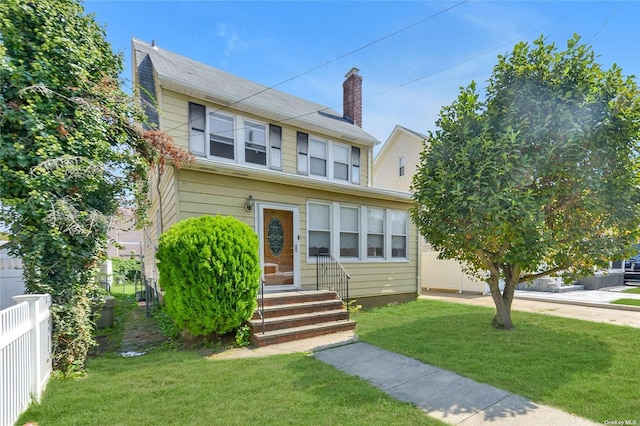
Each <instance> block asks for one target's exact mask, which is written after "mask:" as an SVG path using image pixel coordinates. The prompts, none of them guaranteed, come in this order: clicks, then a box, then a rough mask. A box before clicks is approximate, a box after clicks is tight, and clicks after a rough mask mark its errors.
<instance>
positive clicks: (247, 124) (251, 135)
mask: <svg viewBox="0 0 640 426" xmlns="http://www.w3.org/2000/svg"><path fill="white" fill-rule="evenodd" d="M244 161H245V162H247V163H253V164H259V165H261V166H266V165H267V132H266V126H265V125H264V124H259V123H254V122H251V121H249V120H244Z"/></svg>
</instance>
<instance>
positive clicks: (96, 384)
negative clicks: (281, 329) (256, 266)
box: [17, 351, 442, 426]
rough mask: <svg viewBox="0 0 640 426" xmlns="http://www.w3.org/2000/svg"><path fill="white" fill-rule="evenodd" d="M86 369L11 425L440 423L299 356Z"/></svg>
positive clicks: (98, 364) (153, 361)
mask: <svg viewBox="0 0 640 426" xmlns="http://www.w3.org/2000/svg"><path fill="white" fill-rule="evenodd" d="M88 366H89V374H88V376H87V377H85V378H83V379H76V380H51V382H50V383H49V385H48V386H47V390H46V393H45V395H44V398H43V401H42V403H41V404H40V405H34V406H32V407H30V408H29V410H28V411H27V412H26V413H24V414H23V415H22V416H21V417H20V419H19V421H18V423H17V424H19V425H22V424H24V423H26V422H37V423H38V424H40V425H42V426H44V425H64V426H68V425H109V426H111V425H135V426H142V425H153V426H155V425H181V426H183V425H331V426H333V425H391V424H399V423H402V424H403V425H441V424H442V423H440V422H438V421H436V420H433V419H431V418H429V417H427V416H426V415H425V414H424V413H423V412H422V411H420V410H418V409H417V408H415V407H413V406H412V405H410V404H407V403H401V402H399V401H396V400H394V399H393V398H391V397H389V396H387V395H386V394H385V393H383V392H382V391H380V390H378V389H376V388H374V387H372V386H370V385H369V384H367V383H366V382H365V381H363V380H361V379H358V378H355V377H350V376H347V375H345V374H343V373H341V372H339V371H338V370H336V369H334V368H332V367H330V366H328V365H326V364H323V363H322V362H320V361H317V360H316V359H315V358H312V357H309V356H307V355H304V354H291V355H279V356H273V357H269V358H253V359H237V360H225V361H222V360H217V361H216V360H209V359H206V358H203V357H202V356H200V355H198V353H196V352H185V351H176V352H162V353H153V354H149V355H144V356H140V357H133V358H121V357H113V356H112V357H101V358H97V359H94V360H92V361H91V362H90V363H89V365H88Z"/></svg>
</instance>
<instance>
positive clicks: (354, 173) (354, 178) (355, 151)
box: [351, 146, 360, 185]
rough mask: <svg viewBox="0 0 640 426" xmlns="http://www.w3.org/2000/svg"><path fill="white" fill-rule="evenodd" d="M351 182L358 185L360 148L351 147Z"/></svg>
mask: <svg viewBox="0 0 640 426" xmlns="http://www.w3.org/2000/svg"><path fill="white" fill-rule="evenodd" d="M351 182H353V183H355V184H357V185H359V184H360V148H356V147H355V146H352V147H351Z"/></svg>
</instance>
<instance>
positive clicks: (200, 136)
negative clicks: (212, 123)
mask: <svg viewBox="0 0 640 426" xmlns="http://www.w3.org/2000/svg"><path fill="white" fill-rule="evenodd" d="M205 114H206V108H205V107H204V105H198V104H194V103H191V102H189V148H190V149H191V153H192V154H194V155H201V156H204V155H206V151H205V134H206V131H207V123H206V119H205V117H206V115H205Z"/></svg>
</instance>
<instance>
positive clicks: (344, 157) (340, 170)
mask: <svg viewBox="0 0 640 426" xmlns="http://www.w3.org/2000/svg"><path fill="white" fill-rule="evenodd" d="M333 178H334V179H337V180H346V181H348V180H349V147H348V146H345V145H338V144H333Z"/></svg>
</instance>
